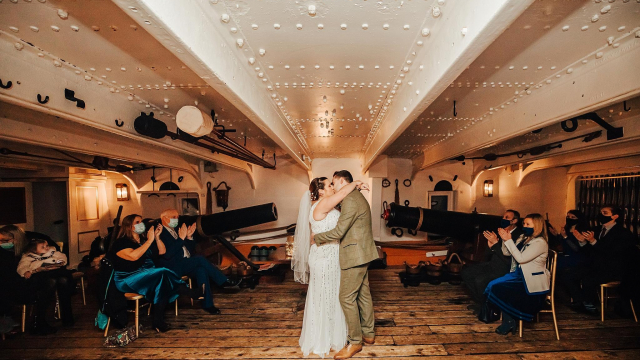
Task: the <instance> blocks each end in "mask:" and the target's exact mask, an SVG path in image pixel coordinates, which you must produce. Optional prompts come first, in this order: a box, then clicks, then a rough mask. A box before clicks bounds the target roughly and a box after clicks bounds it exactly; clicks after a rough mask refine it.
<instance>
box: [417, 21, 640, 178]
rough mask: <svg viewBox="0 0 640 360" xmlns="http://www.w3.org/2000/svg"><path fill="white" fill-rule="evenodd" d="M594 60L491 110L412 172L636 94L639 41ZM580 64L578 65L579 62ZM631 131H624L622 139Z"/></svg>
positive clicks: (628, 39)
mask: <svg viewBox="0 0 640 360" xmlns="http://www.w3.org/2000/svg"><path fill="white" fill-rule="evenodd" d="M616 44H618V45H617V46H616V48H614V49H611V50H610V51H607V52H606V54H605V55H604V56H602V57H600V58H598V57H599V56H598V55H596V54H593V55H595V56H596V59H597V60H592V61H588V62H587V63H586V64H579V65H576V66H575V67H570V68H567V70H566V71H565V72H564V74H563V75H562V76H561V77H560V78H553V80H551V79H550V81H551V83H550V84H547V83H546V82H545V83H543V84H542V86H541V87H540V88H535V87H532V88H530V90H529V91H527V92H525V91H522V92H521V94H526V95H523V96H522V97H520V96H519V95H518V96H517V97H515V98H516V99H517V100H518V101H517V103H512V104H511V105H509V106H506V107H505V108H504V109H499V108H497V107H496V108H494V110H493V111H492V112H490V113H489V115H488V116H487V117H486V118H484V119H483V120H482V121H479V122H478V123H476V124H475V125H473V126H472V127H471V128H469V129H467V130H465V131H462V132H460V133H458V134H454V136H453V137H450V138H449V139H447V140H446V141H443V142H441V143H439V144H436V145H435V146H433V147H431V148H430V149H428V150H427V151H425V152H424V154H423V156H422V158H418V159H416V160H417V164H416V165H417V166H416V168H417V169H425V168H427V167H429V166H432V165H434V164H437V163H439V162H442V161H444V160H448V159H451V158H454V157H457V156H459V155H464V154H468V153H470V152H473V151H477V150H480V149H483V148H486V147H488V146H492V145H496V144H498V143H500V142H502V141H505V140H508V139H510V138H513V137H516V136H519V135H522V134H525V133H528V132H531V131H533V130H536V129H540V128H542V127H545V126H548V125H552V124H554V123H557V122H559V121H562V120H566V119H569V118H572V117H574V116H577V115H581V114H585V113H588V112H591V111H595V110H597V109H600V108H603V107H605V106H609V105H611V104H614V103H618V102H621V101H623V100H626V99H629V98H632V97H634V96H637V95H638V94H640V61H638V58H639V56H640V39H639V38H637V37H636V38H634V32H630V33H629V34H627V35H625V36H624V37H623V38H622V39H620V41H619V42H618V41H617V40H616ZM578 63H579V62H578ZM633 130H635V129H631V128H629V126H627V127H626V128H625V137H627V136H628V135H631V132H632V131H633Z"/></svg>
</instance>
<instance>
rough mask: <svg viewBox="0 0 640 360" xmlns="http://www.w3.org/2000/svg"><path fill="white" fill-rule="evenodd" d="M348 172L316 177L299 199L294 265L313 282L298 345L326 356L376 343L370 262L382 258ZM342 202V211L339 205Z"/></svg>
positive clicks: (358, 185)
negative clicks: (370, 286) (330, 176)
mask: <svg viewBox="0 0 640 360" xmlns="http://www.w3.org/2000/svg"><path fill="white" fill-rule="evenodd" d="M359 190H369V188H368V186H367V185H366V184H364V183H362V181H353V177H352V176H351V174H350V173H349V172H348V171H346V170H341V171H336V172H335V173H334V174H333V178H332V179H328V178H325V177H318V178H315V179H313V180H312V181H311V184H310V185H309V191H307V192H306V193H305V195H303V197H302V200H301V201H300V210H299V212H298V222H297V225H296V232H295V240H294V254H293V257H292V261H291V268H292V269H293V271H294V279H295V280H296V281H298V282H300V283H303V284H306V283H308V284H309V287H308V289H307V299H306V303H305V309H304V320H303V323H302V333H301V334H300V341H299V344H300V348H301V349H302V352H303V354H304V356H308V355H309V354H310V353H314V354H317V355H320V356H321V357H323V358H324V357H325V356H326V355H328V354H329V352H330V351H331V350H332V349H333V350H340V351H338V353H336V355H335V356H334V359H348V358H350V357H352V356H353V355H355V354H356V353H358V352H360V351H362V345H363V343H364V344H369V345H372V344H374V343H375V333H374V317H373V301H372V299H371V292H370V290H369V274H368V271H367V269H368V266H369V263H370V262H371V261H373V260H375V259H377V258H378V251H377V249H376V246H375V243H374V241H373V232H372V228H371V210H370V207H369V203H368V202H367V200H366V199H365V198H364V196H363V195H362V194H361V193H360V191H359ZM338 205H340V206H339V207H340V210H337V209H336V208H337V207H338Z"/></svg>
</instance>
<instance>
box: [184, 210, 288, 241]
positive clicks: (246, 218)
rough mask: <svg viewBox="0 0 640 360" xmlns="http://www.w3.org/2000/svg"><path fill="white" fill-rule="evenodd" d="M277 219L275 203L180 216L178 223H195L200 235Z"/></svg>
mask: <svg viewBox="0 0 640 360" xmlns="http://www.w3.org/2000/svg"><path fill="white" fill-rule="evenodd" d="M276 220H278V209H277V208H276V204H274V203H269V204H262V205H256V206H250V207H246V208H242V209H236V210H229V211H224V212H219V213H215V214H211V215H197V216H187V215H185V216H180V218H179V222H180V224H182V223H186V224H188V225H190V224H193V223H194V222H195V223H196V224H197V225H196V226H197V233H198V235H200V236H201V237H209V236H215V235H220V234H222V233H225V232H228V231H231V230H238V229H242V228H246V227H250V226H254V225H260V224H264V223H268V222H271V221H276Z"/></svg>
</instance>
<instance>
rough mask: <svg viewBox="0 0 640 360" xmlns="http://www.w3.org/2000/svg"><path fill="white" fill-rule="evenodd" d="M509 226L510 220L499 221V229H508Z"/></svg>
mask: <svg viewBox="0 0 640 360" xmlns="http://www.w3.org/2000/svg"><path fill="white" fill-rule="evenodd" d="M509 225H511V220H507V219H502V220H500V227H501V228H503V229H505V228H508V227H509Z"/></svg>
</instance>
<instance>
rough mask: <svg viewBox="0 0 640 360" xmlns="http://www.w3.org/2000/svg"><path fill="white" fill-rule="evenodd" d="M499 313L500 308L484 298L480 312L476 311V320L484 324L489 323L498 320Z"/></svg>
mask: <svg viewBox="0 0 640 360" xmlns="http://www.w3.org/2000/svg"><path fill="white" fill-rule="evenodd" d="M500 315H501V314H500V310H499V309H498V308H497V307H496V306H495V305H493V304H492V303H491V302H490V301H489V300H486V299H485V301H484V302H483V303H482V307H481V308H480V312H479V313H478V320H480V321H482V322H483V323H485V324H490V323H492V322H495V321H498V320H500Z"/></svg>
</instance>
